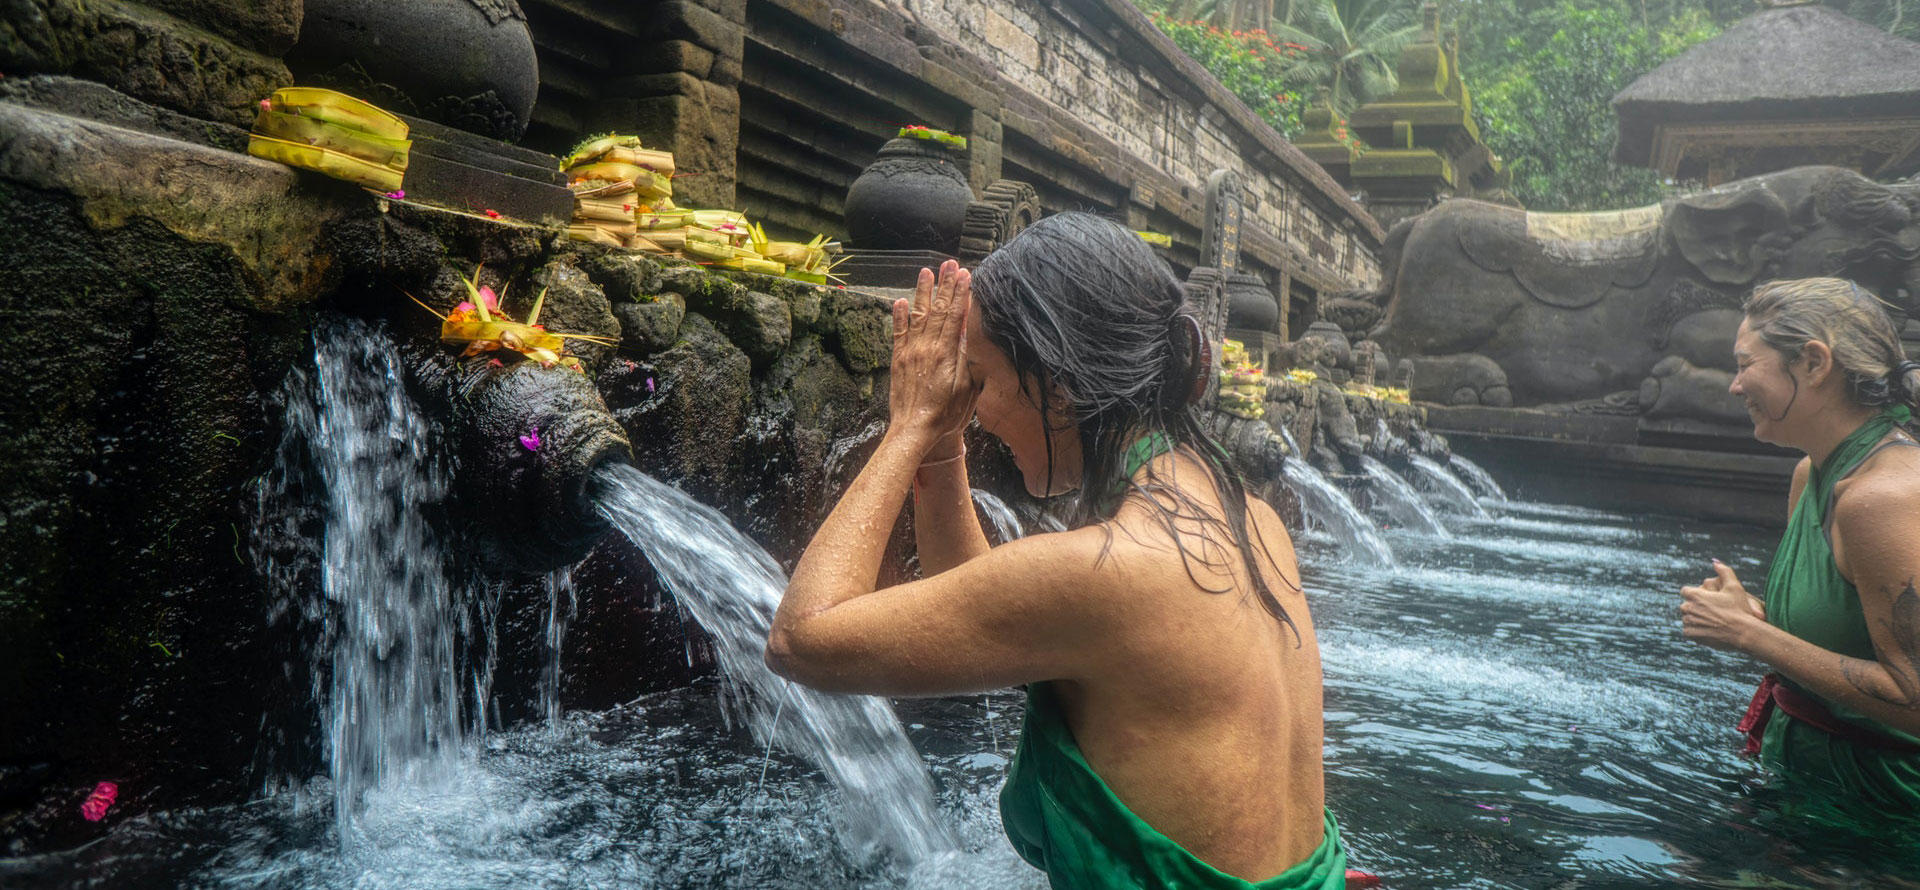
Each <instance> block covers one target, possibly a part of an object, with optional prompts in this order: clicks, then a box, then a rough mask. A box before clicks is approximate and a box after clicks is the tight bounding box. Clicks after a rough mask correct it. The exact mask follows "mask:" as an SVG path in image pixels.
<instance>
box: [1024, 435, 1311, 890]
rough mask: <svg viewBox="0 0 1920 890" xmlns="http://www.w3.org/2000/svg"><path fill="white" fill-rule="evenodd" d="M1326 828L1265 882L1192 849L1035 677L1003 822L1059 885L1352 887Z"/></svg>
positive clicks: (1095, 889)
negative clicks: (1116, 789) (1138, 797)
mask: <svg viewBox="0 0 1920 890" xmlns="http://www.w3.org/2000/svg"><path fill="white" fill-rule="evenodd" d="M1171 448H1172V445H1171V443H1170V442H1169V441H1168V439H1167V437H1166V436H1165V434H1161V433H1156V434H1153V435H1150V436H1146V437H1144V438H1142V439H1140V441H1138V442H1135V443H1134V444H1133V446H1132V447H1130V448H1128V449H1127V478H1132V476H1133V474H1134V473H1136V472H1139V470H1140V468H1141V467H1142V466H1145V465H1146V463H1147V462H1148V461H1151V460H1153V459H1154V458H1155V457H1158V456H1159V455H1161V454H1165V453H1166V452H1167V451H1169V450H1171ZM1324 821H1325V825H1324V830H1325V836H1324V838H1323V839H1322V840H1321V841H1320V846H1319V847H1318V848H1317V849H1315V850H1314V851H1313V853H1312V854H1311V855H1309V856H1308V857H1307V858H1306V859H1305V860H1302V861H1301V862H1300V863H1299V864H1297V865H1294V866H1293V867H1292V868H1289V869H1287V870H1286V871H1284V872H1281V873H1280V874H1278V875H1275V876H1273V877H1271V878H1268V879H1266V880H1264V881H1261V882H1259V883H1258V884H1255V883H1252V882H1250V881H1246V880H1244V879H1241V878H1237V877H1234V876H1232V875H1229V874H1226V873H1224V872H1222V871H1220V870H1219V869H1216V868H1214V867H1213V866H1211V865H1208V864H1207V863H1205V862H1203V861H1201V860H1200V858H1199V857H1197V856H1194V855H1193V854H1192V853H1189V852H1187V850H1186V849H1185V848H1184V847H1181V846H1180V845H1179V844H1177V843H1175V842H1174V841H1173V840H1171V839H1169V838H1168V837H1167V836H1166V835H1164V834H1161V833H1160V832H1159V831H1157V830H1155V829H1154V827H1153V826H1151V825H1148V824H1147V823H1146V821H1145V820H1142V819H1141V818H1140V817H1139V816H1136V815H1134V814H1133V811H1132V810H1129V809H1127V805H1126V804H1125V803H1123V802H1121V800H1120V798H1119V797H1116V796H1115V795H1114V793H1113V790H1112V789H1110V788H1108V787H1107V783H1106V782H1105V781H1104V780H1102V779H1101V778H1100V775H1099V774H1098V773H1095V772H1094V771H1093V767H1092V766H1091V765H1089V764H1088V763H1087V759H1086V757H1085V755H1083V754H1082V753H1081V751H1080V745H1079V743H1078V742H1076V741H1074V738H1073V730H1072V729H1071V728H1070V727H1068V726H1067V718H1066V712H1065V710H1064V709H1063V708H1062V706H1061V704H1060V700H1059V697H1058V695H1057V694H1056V693H1055V692H1054V691H1053V688H1052V686H1051V685H1050V684H1047V683H1033V684H1030V685H1028V687H1027V713H1026V718H1025V721H1024V722H1023V723H1022V724H1021V727H1020V747H1019V748H1018V749H1017V750H1016V751H1015V752H1014V755H1013V766H1012V768H1011V769H1010V770H1008V772H1007V784H1006V787H1004V788H1002V789H1001V791H1000V822H1001V825H1002V826H1004V827H1005V828H1006V831H1007V838H1008V839H1009V840H1011V841H1012V842H1013V848H1014V850H1015V851H1016V852H1018V853H1019V854H1020V857H1021V858H1022V859H1025V860H1026V861H1027V862H1028V863H1030V864H1032V865H1033V866H1034V867H1035V868H1038V869H1040V870H1042V871H1044V872H1046V873H1047V881H1048V882H1049V883H1050V884H1051V885H1052V886H1053V888H1054V890H1108V888H1141V890H1147V888H1169V890H1171V888H1181V890H1343V888H1345V887H1346V871H1347V852H1346V848H1345V847H1344V846H1343V845H1342V844H1341V843H1340V826H1339V825H1338V824H1336V823H1335V822H1334V820H1333V813H1332V812H1331V811H1326V812H1325V813H1324Z"/></svg>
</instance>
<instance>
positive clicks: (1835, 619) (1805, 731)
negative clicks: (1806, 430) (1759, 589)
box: [1760, 413, 1920, 813]
mask: <svg viewBox="0 0 1920 890" xmlns="http://www.w3.org/2000/svg"><path fill="white" fill-rule="evenodd" d="M1893 425H1894V418H1893V416H1892V414H1891V413H1887V414H1880V415H1877V416H1875V417H1874V418H1873V419H1871V420H1868V421H1867V422H1866V423H1865V424H1864V425H1862V426H1861V427H1860V428H1859V429H1857V430H1855V431H1854V432H1853V434H1852V435H1849V436H1848V437H1847V438H1846V439H1845V440H1844V441H1842V442H1841V443H1840V445H1839V447H1837V448H1835V449H1834V450H1833V453H1832V454H1830V455H1828V456H1827V459H1826V460H1825V461H1823V462H1822V463H1821V464H1820V466H1818V467H1815V468H1813V469H1812V471H1811V473H1810V474H1809V475H1808V477H1807V485H1806V488H1805V489H1804V490H1803V491H1802V492H1801V493H1800V501H1799V503H1797V504H1795V505H1794V508H1793V518H1792V519H1790V520H1789V521H1788V523H1787V531H1786V534H1785V535H1784V536H1782V537H1781V539H1780V549H1779V550H1778V551H1777V552H1776V553H1775V554H1774V557H1773V568H1772V571H1771V573H1770V574H1769V575H1768V577H1767V596H1766V604H1767V621H1768V623H1770V624H1772V625H1773V626H1775V627H1778V628H1780V629H1781V630H1784V631H1786V632H1787V633H1790V634H1793V635H1794V636H1796V637H1799V638H1800V639H1803V640H1806V641H1807V642H1809V643H1812V644H1814V645H1816V646H1819V647H1820V648H1822V649H1827V650H1829V651H1832V652H1838V653H1840V654H1841V655H1846V656H1850V657H1853V658H1863V659H1868V660H1873V659H1876V658H1877V657H1878V656H1877V655H1876V654H1875V652H1874V649H1873V638H1872V637H1871V636H1870V635H1868V633H1867V619H1866V615H1865V613H1864V612H1863V611H1862V610H1861V607H1860V592H1859V590H1858V589H1856V588H1855V587H1854V586H1853V584H1852V583H1850V582H1848V581H1847V579H1846V578H1845V577H1843V576H1841V574H1840V567H1839V566H1838V565H1837V564H1835V563H1834V561H1833V547H1832V545H1831V544H1830V543H1829V538H1828V522H1829V521H1830V517H1831V513H1832V510H1833V486H1834V484H1835V483H1837V482H1839V481H1840V480H1842V479H1845V478H1846V477H1847V475H1848V474H1850V473H1852V472H1853V471H1854V470H1855V469H1856V468H1858V467H1859V466H1860V464H1861V462H1862V461H1865V460H1866V459H1867V457H1868V456H1869V455H1871V454H1872V453H1873V452H1874V451H1875V450H1876V448H1877V447H1878V443H1879V442H1880V440H1881V439H1882V438H1883V437H1885V436H1886V434H1887V433H1888V432H1889V431H1890V430H1892V429H1893ZM1781 683H1782V685H1785V686H1787V687H1789V688H1791V689H1793V690H1794V691H1796V692H1799V693H1801V694H1803V695H1808V696H1813V694H1812V693H1811V692H1808V691H1807V690H1806V689H1805V687H1802V686H1800V685H1799V684H1796V683H1794V682H1793V681H1792V680H1788V679H1785V678H1782V679H1781ZM1813 697H1814V698H1815V699H1817V700H1818V701H1820V702H1821V703H1822V704H1825V705H1826V707H1827V709H1828V710H1829V711H1831V712H1832V716H1833V717H1834V718H1835V719H1837V720H1839V721H1840V722H1842V723H1845V724H1850V725H1852V726H1854V727H1857V728H1858V729H1860V730H1862V731H1864V733H1866V734H1877V735H1879V736H1881V737H1890V738H1892V739H1896V740H1901V741H1906V742H1920V739H1916V738H1915V737H1914V736H1912V735H1909V734H1907V733H1903V732H1900V731H1898V730H1896V729H1894V728H1893V727H1891V726H1888V725H1886V724H1884V723H1881V722H1879V721H1877V720H1874V719H1872V718H1870V717H1867V716H1866V715H1864V714H1861V713H1860V712H1858V711H1855V710H1852V709H1850V708H1847V707H1845V706H1844V705H1840V704H1838V703H1835V702H1833V701H1829V700H1827V699H1824V698H1821V697H1819V696H1813ZM1760 759H1761V762H1762V763H1764V764H1766V765H1767V766H1768V767H1769V768H1770V769H1773V770H1775V771H1777V772H1779V773H1781V774H1783V775H1784V776H1786V777H1787V778H1788V779H1790V780H1794V781H1795V782H1796V784H1798V783H1799V780H1811V781H1812V783H1814V784H1816V785H1827V786H1830V787H1831V789H1832V790H1835V791H1839V792H1841V793H1843V794H1845V795H1848V796H1850V797H1854V798H1857V799H1858V800H1860V801H1861V802H1863V803H1867V804H1870V805H1872V806H1875V807H1878V808H1880V809H1883V810H1889V811H1896V812H1907V813H1914V812H1920V754H1913V753H1905V752H1900V751H1895V750H1890V749H1888V748H1885V747H1879V746H1875V745H1868V744H1862V743H1860V742H1858V741H1855V740H1849V739H1845V738H1841V737H1840V736H1838V735H1835V734H1832V733H1828V732H1823V731H1821V730H1820V729H1817V728H1815V727H1813V726H1810V725H1808V724H1806V723H1804V722H1801V721H1799V720H1796V719H1793V718H1792V717H1790V716H1788V715H1787V714H1786V713H1784V712H1782V713H1775V714H1774V715H1773V716H1772V719H1770V720H1768V721H1767V724H1766V732H1765V735H1763V736H1762V737H1761V741H1760Z"/></svg>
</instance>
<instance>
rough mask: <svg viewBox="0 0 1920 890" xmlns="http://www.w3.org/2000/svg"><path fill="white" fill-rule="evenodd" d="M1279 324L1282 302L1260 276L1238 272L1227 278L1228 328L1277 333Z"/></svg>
mask: <svg viewBox="0 0 1920 890" xmlns="http://www.w3.org/2000/svg"><path fill="white" fill-rule="evenodd" d="M1279 324H1280V302H1279V301H1278V300H1275V299H1274V298H1273V291H1272V290H1269V289H1268V288H1267V283H1266V281H1264V280H1262V279H1261V278H1260V276H1258V275H1250V274H1247V273H1245V272H1238V273H1235V274H1233V275H1231V276H1228V278H1227V327H1230V328H1239V329H1241V330H1249V331H1269V332H1271V331H1274V330H1277V329H1278V326H1279Z"/></svg>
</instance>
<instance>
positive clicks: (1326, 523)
mask: <svg viewBox="0 0 1920 890" xmlns="http://www.w3.org/2000/svg"><path fill="white" fill-rule="evenodd" d="M1281 473H1282V474H1284V475H1285V476H1286V478H1287V485H1288V487H1290V488H1292V489H1293V493H1294V495H1295V496H1297V497H1299V498H1300V509H1301V511H1302V512H1304V513H1306V518H1307V521H1309V522H1311V523H1313V524H1314V525H1317V526H1319V527H1320V528H1321V529H1323V530H1325V531H1326V532H1327V533H1328V534H1330V535H1332V536H1333V538H1334V540H1335V541H1336V542H1337V543H1338V544H1339V546H1340V549H1341V552H1343V553H1345V554H1347V556H1348V558H1350V559H1357V560H1360V561H1362V562H1366V563H1370V564H1372V565H1376V566H1391V565H1394V564H1395V560H1394V558H1393V549H1392V548H1390V547H1388V546H1387V541H1386V539H1385V538H1382V537H1380V532H1379V531H1377V530H1375V529H1374V527H1373V521H1372V520H1370V519H1368V518H1367V516H1366V514H1364V513H1361V512H1360V510H1359V508H1357V507H1355V506H1354V505H1353V499H1352V498H1349V497H1347V493H1346V492H1344V491H1341V490H1340V489H1339V487H1337V486H1335V485H1334V484H1333V482H1332V481H1331V480H1329V479H1328V478H1327V477H1326V476H1324V475H1322V474H1321V473H1320V471H1319V470H1316V469H1314V468H1313V467H1312V466H1310V465H1308V464H1307V462H1306V461H1304V460H1297V459H1289V460H1287V461H1286V463H1284V464H1282V465H1281Z"/></svg>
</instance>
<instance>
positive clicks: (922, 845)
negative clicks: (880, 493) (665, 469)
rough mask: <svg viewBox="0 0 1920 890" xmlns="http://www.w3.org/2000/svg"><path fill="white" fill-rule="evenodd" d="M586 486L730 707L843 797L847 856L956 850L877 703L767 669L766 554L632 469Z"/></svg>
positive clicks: (770, 593) (888, 713) (612, 469)
mask: <svg viewBox="0 0 1920 890" xmlns="http://www.w3.org/2000/svg"><path fill="white" fill-rule="evenodd" d="M593 484H594V488H595V492H596V499H597V500H598V502H599V504H600V511H601V513H602V514H603V515H605V516H606V517H607V519H608V520H609V521H611V522H612V523H613V525H614V527H615V528H617V529H619V530H620V531H621V532H622V533H623V534H625V535H626V536H627V538H628V539H630V540H632V541H633V543H634V544H635V546H638V547H639V548H640V549H641V551H643V552H644V553H645V554H646V556H647V559H648V560H649V561H650V562H652V563H653V567H654V569H655V571H656V572H658V573H659V577H660V580H661V581H662V582H663V583H664V584H665V586H666V587H667V589H668V590H669V591H670V592H672V594H673V596H674V599H675V600H676V601H677V602H678V603H679V604H680V607H681V608H683V609H685V610H686V611H687V613H688V614H690V615H692V616H693V618H694V620H696V621H698V622H699V623H700V625H701V626H702V627H704V628H706V630H707V632H708V633H709V634H710V635H711V636H712V637H713V644H714V653H715V656H716V659H717V660H718V661H719V663H720V668H721V670H722V672H723V673H724V674H725V680H726V685H725V690H726V697H727V698H728V700H729V703H730V705H731V706H732V710H733V711H734V712H735V713H737V714H739V715H740V717H741V718H742V719H743V720H744V721H745V722H746V723H747V725H748V727H749V728H751V729H752V731H753V734H754V737H755V738H756V739H759V740H760V741H761V742H763V743H766V744H778V745H779V746H780V747H782V748H784V749H786V750H787V751H790V752H792V753H795V754H798V755H800V756H801V757H804V758H806V759H807V760H809V761H811V762H813V763H814V765H816V766H818V767H819V768H820V769H821V770H822V771H824V772H825V773H826V774H827V776H828V778H829V779H831V780H832V781H833V784H834V785H835V786H836V787H838V788H839V789H840V792H841V793H842V794H843V795H844V796H845V800H844V801H843V805H842V807H841V809H840V820H841V822H842V828H843V833H842V837H844V838H845V839H846V840H847V841H848V846H849V847H850V848H851V849H852V851H853V852H854V854H855V855H856V856H859V857H867V856H871V855H874V854H877V853H881V852H883V851H884V852H891V853H892V854H893V855H894V856H895V857H897V858H899V859H902V860H905V861H909V862H911V861H917V860H923V859H927V858H929V857H931V856H933V855H935V854H938V853H943V852H947V851H951V850H954V849H956V848H957V841H956V840H955V838H954V837H953V836H952V835H951V834H950V833H949V831H948V830H947V828H946V827H945V826H944V825H943V824H942V823H941V821H940V820H939V818H938V816H937V814H936V812H935V810H934V805H933V783H932V781H931V780H930V779H929V778H928V776H927V772H926V769H925V768H924V767H923V766H922V764H921V762H920V758H919V756H918V755H917V754H916V753H915V752H914V750H913V746H912V745H911V744H910V743H909V742H908V741H907V737H906V733H905V732H904V731H903V730H902V729H901V727H900V722H899V720H897V719H896V718H895V717H894V714H893V709H892V707H891V706H889V705H888V703H887V702H886V700H884V699H881V698H875V697H872V696H855V695H833V694H829V693H824V692H816V691H814V690H811V689H808V688H806V687H804V686H800V685H797V684H794V683H790V682H788V681H787V680H785V679H783V678H781V677H779V676H777V675H775V674H774V673H773V672H772V671H771V670H769V669H768V668H767V664H766V661H765V657H764V656H765V651H766V645H767V635H768V633H769V631H770V630H771V628H772V626H773V613H774V610H775V609H776V608H778V607H779V605H780V597H781V596H782V595H783V593H784V591H785V590H786V586H787V584H786V581H787V579H786V577H785V575H784V574H783V573H782V572H781V571H780V567H779V566H778V565H777V564H775V563H774V561H773V558H772V557H771V556H769V555H767V553H766V551H765V550H762V549H761V548H760V547H759V545H757V544H755V543H754V542H753V541H752V540H751V539H749V538H748V537H747V536H746V535H744V534H741V533H740V531H739V530H738V529H735V528H734V527H733V526H732V525H730V524H729V523H728V522H727V520H726V517H724V516H721V515H720V513H719V512H717V511H715V510H714V509H713V508H711V507H708V506H706V505H705V504H701V503H700V502H698V501H695V500H693V499H692V498H690V497H688V496H687V495H686V494H684V493H682V492H681V491H680V490H679V489H677V488H674V487H673V486H670V485H667V484H666V483H664V482H660V481H659V480H656V479H654V478H653V477H651V476H648V475H647V474H645V473H642V472H640V471H639V470H636V469H634V468H632V467H630V466H625V465H610V466H606V467H602V468H601V469H599V470H596V471H595V473H594V480H593Z"/></svg>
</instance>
